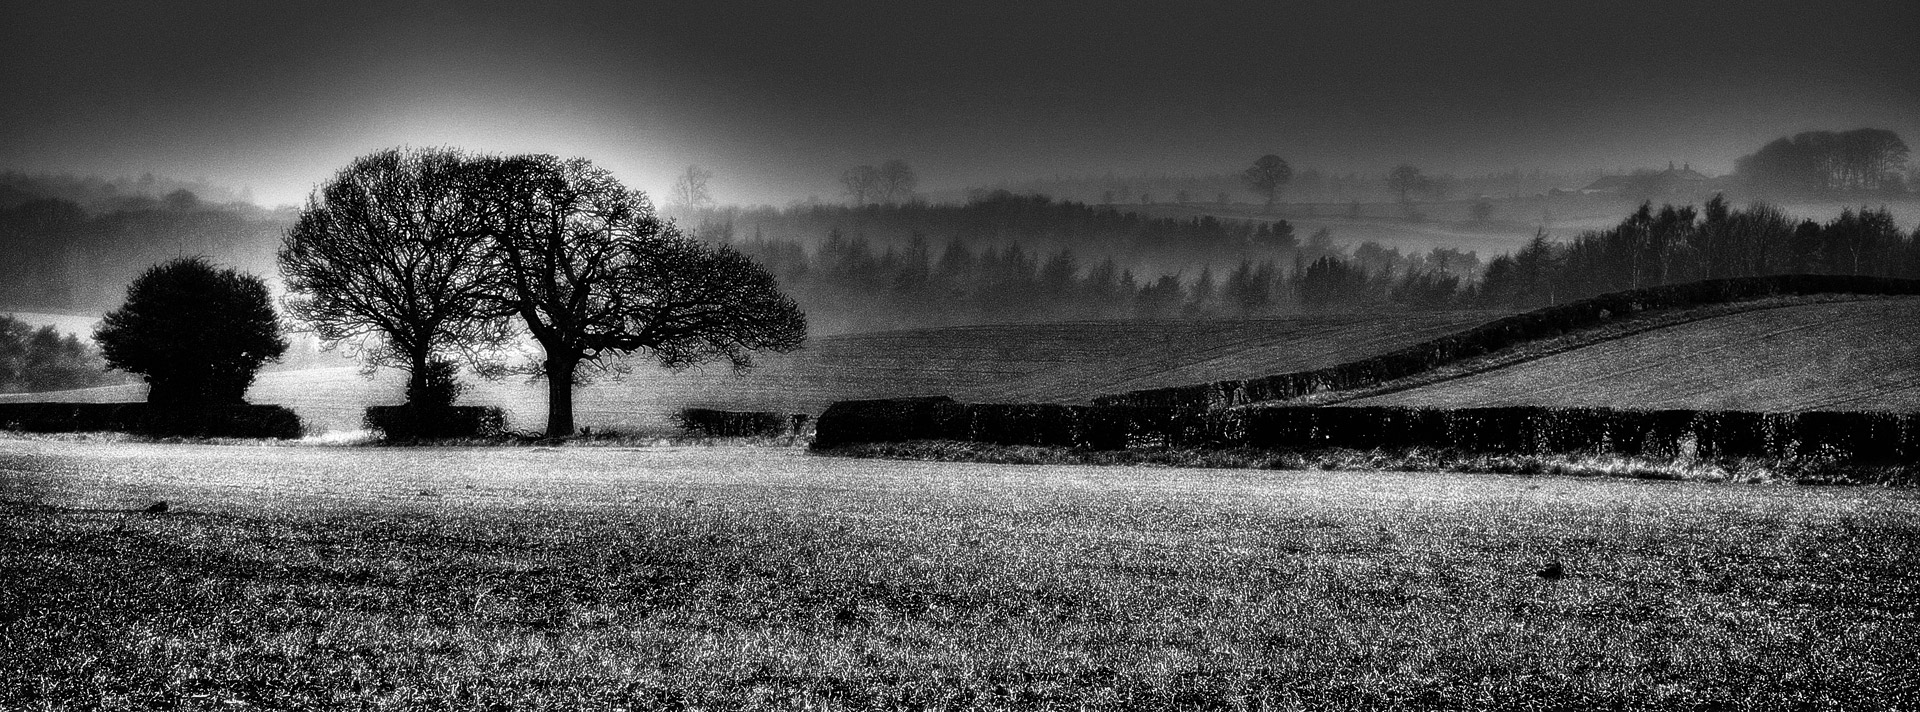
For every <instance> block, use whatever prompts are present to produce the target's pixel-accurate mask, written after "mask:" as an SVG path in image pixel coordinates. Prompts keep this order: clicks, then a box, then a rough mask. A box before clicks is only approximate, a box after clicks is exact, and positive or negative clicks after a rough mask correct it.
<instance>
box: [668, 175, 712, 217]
mask: <svg viewBox="0 0 1920 712" xmlns="http://www.w3.org/2000/svg"><path fill="white" fill-rule="evenodd" d="M712 182H713V171H710V170H707V169H705V168H702V167H700V166H697V165H693V166H687V169H686V170H684V171H681V172H680V178H679V179H677V180H675V181H674V182H673V204H674V205H678V206H681V207H684V208H690V209H699V208H711V207H713V193H712V191H711V188H710V187H709V186H710V185H711V184H712Z"/></svg>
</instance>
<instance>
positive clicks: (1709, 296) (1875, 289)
mask: <svg viewBox="0 0 1920 712" xmlns="http://www.w3.org/2000/svg"><path fill="white" fill-rule="evenodd" d="M1810 294H1884V295H1912V294H1920V280H1912V279H1895V278H1890V277H1861V276H1854V275H1804V274H1803V275H1779V276H1771V277H1740V278H1734V279H1715V280H1705V281H1700V282H1692V283H1688V284H1674V285H1666V286H1661V287H1648V288H1645V289H1635V290H1629V291H1625V292H1616V293H1614V294H1606V295H1602V296H1598V297H1592V298H1589V299H1582V300H1580V301H1576V302H1571V303H1567V304H1561V305H1559V306H1553V307H1545V308H1541V309H1536V310H1533V311H1530V312H1527V313H1524V314H1515V315H1513V316H1509V317H1503V318H1500V319H1496V320H1494V321H1491V322H1488V323H1486V324H1482V325H1480V326H1477V327H1474V328H1472V329H1468V330H1466V331H1463V332H1460V333H1457V334H1450V335H1447V336H1443V337H1440V338H1438V339H1434V340H1432V341H1428V342H1425V343H1420V344H1415V345H1413V346H1409V347H1406V348H1404V349H1400V350H1398V351H1393V352H1389V353H1385V354H1381V355H1379V356H1374V357H1372V358H1367V359H1361V360H1359V361H1352V362H1348V363H1343V364H1340V365H1338V366H1331V367H1328V368H1322V369H1315V370H1311V371H1298V372H1294V373H1283V374H1278V375H1274V376H1265V377H1262V378H1253V379H1246V380H1233V381H1219V382H1215V383H1207V384H1201V385H1193V386H1176V387H1172V388H1155V389H1149V390H1141V391H1133V392H1131V393H1126V394H1122V395H1115V396H1107V397H1103V398H1098V399H1095V402H1098V403H1103V404H1116V405H1117V404H1127V405H1151V406H1165V407H1176V408H1187V409H1195V410H1207V409H1213V408H1225V407H1229V406H1235V405H1243V404H1247V403H1257V402H1261V401H1276V400H1288V399H1292V398H1299V397H1301V396H1306V395H1311V394H1314V393H1319V392H1323V391H1342V390H1350V389H1356V388H1365V387H1368V386H1374V385H1378V384H1381V383H1385V382H1387V381H1392V380H1395V379H1399V378H1405V377H1408V376H1412V375H1415V374H1418V373H1421V372H1424V371H1428V370H1431V369H1433V368H1436V367H1439V366H1441V365H1444V364H1448V363H1453V362H1456V361H1461V360H1465V359H1470V358H1475V357H1478V356H1484V355H1486V354H1490V353H1493V352H1495V351H1499V350H1501V349H1505V348H1508V347H1511V346H1514V345H1517V344H1520V343H1523V342H1527V341H1532V340H1536V339H1542V338H1549V337H1553V336H1558V335H1561V334H1565V333H1567V332H1570V331H1575V330H1579V329H1586V328H1591V327H1594V326H1599V325H1602V324H1605V323H1608V322H1610V321H1614V320H1618V319H1622V318H1626V317H1630V316H1633V315H1635V314H1639V313H1641V312H1646V311H1651V310H1657V309H1680V308H1687V307H1695V306H1703V305H1709V304H1721V303H1726V302H1735V301H1744V300H1751V299H1762V298H1766V297H1777V296H1795V295H1810Z"/></svg>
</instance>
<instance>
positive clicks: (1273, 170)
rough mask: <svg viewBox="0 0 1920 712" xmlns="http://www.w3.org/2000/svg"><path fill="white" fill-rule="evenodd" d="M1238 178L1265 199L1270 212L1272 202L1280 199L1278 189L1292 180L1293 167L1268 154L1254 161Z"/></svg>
mask: <svg viewBox="0 0 1920 712" xmlns="http://www.w3.org/2000/svg"><path fill="white" fill-rule="evenodd" d="M1240 178H1241V179H1242V180H1245V181H1246V182H1247V187H1248V188H1252V189H1253V192H1255V193H1259V194H1260V195H1261V196H1262V197H1265V198H1266V199H1267V210H1268V211H1269V212H1271V211H1272V210H1273V204H1274V201H1277V200H1279V199H1280V189H1281V188H1284V187H1286V185H1287V182H1288V181H1291V180H1293V166H1289V165H1287V162H1286V161H1285V160H1283V159H1281V158H1280V157H1279V156H1276V155H1273V154H1271V153H1269V154H1267V155H1264V156H1261V157H1260V158H1258V159H1256V160H1255V161H1254V162H1253V165H1252V166H1249V167H1247V170H1245V171H1242V172H1241V173H1240Z"/></svg>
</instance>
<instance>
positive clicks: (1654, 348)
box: [1343, 297, 1920, 412]
mask: <svg viewBox="0 0 1920 712" xmlns="http://www.w3.org/2000/svg"><path fill="white" fill-rule="evenodd" d="M1343 405H1397V406H1424V407H1442V408H1463V407H1484V406H1507V405H1540V406H1589V407H1610V408H1642V409H1667V408H1687V409H1705V410H1750V411H1780V412H1791V411H1805V410H1868V411H1911V410H1920V299H1916V298H1913V297H1896V298H1883V299H1871V300H1861V301H1846V302H1832V303H1816V304H1801V305H1795V306H1786V307H1780V308H1771V309H1757V310H1752V311H1743V312H1738V313H1732V314H1724V315H1719V316H1714V317H1711V318H1707V319H1701V320H1698V321H1691V322H1686V323H1680V324H1674V325H1671V326H1667V327H1664V328H1660V329H1655V330H1652V331H1646V332H1642V333H1636V334H1630V335H1627V336H1624V337H1621V338H1617V339H1611V340H1606V341H1600V342H1597V343H1592V344H1588V345H1585V346H1581V347H1579V348H1575V349H1572V350H1569V351H1564V352H1560V353H1554V354H1548V355H1544V356H1541V357H1539V358H1535V359H1531V360H1525V361H1521V362H1518V363H1512V364H1509V365H1505V366H1503V367H1500V368H1495V369H1492V370H1489V371H1485V372H1481V373H1474V374H1470V375H1464V376H1461V377H1458V378H1452V379H1448V380H1444V381H1440V382H1437V383H1431V384H1427V385H1421V386H1418V387H1414V388H1410V389H1407V390H1401V391H1398V392H1394V393H1387V394H1382V395H1376V396H1372V397H1365V398H1359V399H1354V400H1348V401H1344V402H1343Z"/></svg>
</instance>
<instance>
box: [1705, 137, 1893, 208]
mask: <svg viewBox="0 0 1920 712" xmlns="http://www.w3.org/2000/svg"><path fill="white" fill-rule="evenodd" d="M1908 155H1909V149H1908V147H1907V144H1906V142H1905V141H1903V140H1901V138H1900V135H1899V134H1896V133H1894V132H1892V131H1887V130H1885V129H1872V128H1863V129H1854V130H1852V131H1842V132H1837V133H1836V132H1833V131H1803V132H1801V133H1798V134H1794V135H1793V136H1791V137H1786V138H1779V139H1775V140H1773V141H1771V142H1769V143H1768V144H1767V145H1765V146H1762V147H1761V148H1760V150H1758V151H1755V152H1753V153H1751V154H1748V155H1746V156H1742V157H1740V158H1739V159H1738V160H1736V161H1735V162H1734V175H1735V176H1738V177H1739V178H1740V179H1741V180H1742V181H1744V182H1746V183H1747V184H1748V185H1750V186H1753V187H1755V188H1759V189H1761V190H1766V191H1774V192H1780V193H1784V194H1788V195H1818V194H1822V193H1828V192H1841V193H1845V192H1877V191H1894V192H1905V190H1906V187H1907V186H1906V179H1905V177H1904V172H1905V170H1906V166H1907V157H1908Z"/></svg>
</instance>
